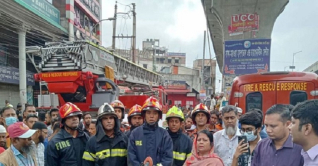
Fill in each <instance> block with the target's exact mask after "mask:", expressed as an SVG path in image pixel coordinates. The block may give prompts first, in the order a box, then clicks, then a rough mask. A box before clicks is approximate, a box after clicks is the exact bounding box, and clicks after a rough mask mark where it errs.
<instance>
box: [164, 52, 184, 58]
mask: <svg viewBox="0 0 318 166" xmlns="http://www.w3.org/2000/svg"><path fill="white" fill-rule="evenodd" d="M167 56H184V57H185V56H186V53H181V52H168V53H167Z"/></svg>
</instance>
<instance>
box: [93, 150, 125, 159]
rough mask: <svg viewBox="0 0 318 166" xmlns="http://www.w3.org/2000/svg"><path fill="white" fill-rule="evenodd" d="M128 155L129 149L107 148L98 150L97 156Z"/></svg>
mask: <svg viewBox="0 0 318 166" xmlns="http://www.w3.org/2000/svg"><path fill="white" fill-rule="evenodd" d="M125 156H127V149H105V150H102V151H99V152H96V157H98V158H99V159H105V158H107V157H125Z"/></svg>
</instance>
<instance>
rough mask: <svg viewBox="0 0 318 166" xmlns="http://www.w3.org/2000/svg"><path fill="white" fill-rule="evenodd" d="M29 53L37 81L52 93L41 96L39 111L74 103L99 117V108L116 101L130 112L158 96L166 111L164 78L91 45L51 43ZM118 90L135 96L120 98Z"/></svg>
mask: <svg viewBox="0 0 318 166" xmlns="http://www.w3.org/2000/svg"><path fill="white" fill-rule="evenodd" d="M26 52H27V55H28V56H29V58H30V59H31V61H32V63H33V65H34V66H35V67H36V70H37V71H38V73H37V74H35V75H34V79H35V81H37V82H39V84H40V88H41V87H42V86H43V85H44V87H46V88H47V90H48V92H49V94H46V95H42V92H40V95H39V107H45V108H46V107H56V106H57V107H58V106H60V105H63V104H65V103H66V102H73V103H74V104H76V105H77V106H78V107H79V108H80V109H81V110H82V111H91V112H92V113H96V112H97V110H98V108H99V106H100V105H102V104H103V103H105V102H108V103H109V102H111V101H113V100H115V99H119V100H121V101H122V102H123V103H124V104H125V105H127V106H128V107H127V108H126V109H129V108H130V107H131V106H133V105H134V104H140V105H142V103H143V102H144V100H145V99H146V98H148V97H149V96H155V97H157V98H158V99H159V101H160V102H161V103H162V104H163V106H164V108H165V109H167V108H166V107H167V106H166V105H167V104H166V99H167V96H166V93H164V88H162V87H161V86H160V85H161V84H162V82H163V80H162V79H163V78H162V76H161V75H159V74H157V73H155V72H152V71H149V70H147V69H145V68H143V67H141V66H139V65H137V64H135V63H133V62H131V61H129V60H127V59H125V58H122V57H120V56H117V55H115V54H114V53H112V52H110V51H108V50H106V49H105V48H104V47H101V46H99V45H96V44H94V43H92V42H88V41H73V42H70V41H66V42H49V43H46V44H45V46H44V47H39V46H30V47H27V50H26ZM39 56H40V57H41V58H40V59H41V61H40V63H38V64H36V63H35V61H34V58H35V57H39ZM118 86H124V87H128V88H129V89H131V92H132V93H130V94H129V93H124V94H122V96H119V88H118ZM40 91H42V88H41V89H40ZM46 102H48V103H50V104H47V103H46Z"/></svg>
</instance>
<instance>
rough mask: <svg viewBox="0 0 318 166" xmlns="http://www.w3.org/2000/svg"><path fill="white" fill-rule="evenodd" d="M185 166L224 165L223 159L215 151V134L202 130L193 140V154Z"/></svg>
mask: <svg viewBox="0 0 318 166" xmlns="http://www.w3.org/2000/svg"><path fill="white" fill-rule="evenodd" d="M183 166H224V164H223V161H222V159H221V158H219V157H218V156H217V155H216V154H215V153H213V135H212V133H211V132H209V131H208V130H202V131H200V132H199V133H198V136H197V137H196V138H195V139H194V140H193V146H192V154H191V156H189V157H188V158H187V160H186V161H185V163H184V165H183Z"/></svg>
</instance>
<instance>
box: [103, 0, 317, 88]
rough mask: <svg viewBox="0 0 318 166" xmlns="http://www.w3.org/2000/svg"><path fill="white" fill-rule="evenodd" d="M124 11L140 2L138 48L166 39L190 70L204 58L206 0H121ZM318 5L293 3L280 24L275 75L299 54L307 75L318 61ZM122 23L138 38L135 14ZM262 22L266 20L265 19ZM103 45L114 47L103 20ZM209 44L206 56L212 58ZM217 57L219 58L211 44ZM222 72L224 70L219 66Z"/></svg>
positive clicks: (120, 28)
mask: <svg viewBox="0 0 318 166" xmlns="http://www.w3.org/2000/svg"><path fill="white" fill-rule="evenodd" d="M117 2H118V12H123V13H125V12H128V11H130V10H131V8H130V7H129V6H127V5H129V4H131V3H135V4H136V13H137V16H136V19H137V21H136V22H137V24H136V27H137V32H136V34H137V48H140V49H141V48H142V41H144V40H146V39H160V46H165V47H167V48H168V49H169V52H184V53H186V55H187V57H186V58H187V60H186V66H188V67H192V65H193V61H194V60H195V59H201V58H202V56H203V34H204V31H205V30H207V25H206V18H205V15H204V12H203V7H202V4H201V1H200V0H119V1H117ZM114 5H115V0H103V4H102V10H103V13H102V18H103V19H106V18H110V17H113V16H114ZM317 6H318V1H317V0H290V2H289V4H288V5H287V6H286V8H285V10H284V11H283V13H281V14H280V15H279V16H278V18H277V19H276V22H275V24H274V28H273V32H272V36H271V39H272V45H271V64H270V65H271V71H283V70H284V69H286V70H288V66H291V65H292V59H293V53H295V52H298V51H301V52H300V53H298V54H296V55H295V66H296V69H295V71H303V70H304V69H305V68H307V67H309V66H310V65H311V64H313V63H314V62H316V61H318V49H317V46H318V33H317V32H316V30H317V27H318V21H317V18H318V12H317V11H316V9H317ZM118 17H119V18H118V20H117V34H119V35H121V34H122V35H124V36H125V35H128V36H129V35H132V15H131V14H130V15H129V16H128V15H125V14H121V15H119V16H118ZM260 21H261V20H260ZM102 26H103V31H102V42H103V43H102V44H103V46H105V47H108V46H111V41H112V22H110V21H104V22H102ZM130 46H131V44H130V40H129V39H117V40H116V47H117V48H121V49H129V48H130ZM208 48H209V46H208V45H206V58H207V57H209V56H210V55H209V49H208ZM210 49H211V57H215V54H214V50H213V46H212V43H211V40H210ZM217 69H218V67H217ZM216 79H217V81H216V92H218V89H220V83H219V80H221V79H222V74H221V73H220V71H219V70H217V73H216Z"/></svg>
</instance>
